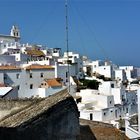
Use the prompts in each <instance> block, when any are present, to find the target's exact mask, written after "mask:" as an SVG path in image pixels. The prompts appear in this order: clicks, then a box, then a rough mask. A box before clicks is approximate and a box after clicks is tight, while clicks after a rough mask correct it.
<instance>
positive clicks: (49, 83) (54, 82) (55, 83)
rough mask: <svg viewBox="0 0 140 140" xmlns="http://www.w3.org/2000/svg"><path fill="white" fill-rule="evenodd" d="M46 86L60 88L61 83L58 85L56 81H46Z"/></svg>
mask: <svg viewBox="0 0 140 140" xmlns="http://www.w3.org/2000/svg"><path fill="white" fill-rule="evenodd" d="M46 82H47V84H48V86H50V87H60V86H62V84H61V83H59V82H58V81H57V80H56V79H48V80H47V81H46Z"/></svg>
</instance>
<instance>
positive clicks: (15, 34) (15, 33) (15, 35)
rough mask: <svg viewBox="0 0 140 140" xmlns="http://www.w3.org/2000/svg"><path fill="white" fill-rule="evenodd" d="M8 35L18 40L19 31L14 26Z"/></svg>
mask: <svg viewBox="0 0 140 140" xmlns="http://www.w3.org/2000/svg"><path fill="white" fill-rule="evenodd" d="M10 35H11V36H13V37H17V38H20V31H19V29H18V27H17V26H15V25H13V26H12V29H11V33H10Z"/></svg>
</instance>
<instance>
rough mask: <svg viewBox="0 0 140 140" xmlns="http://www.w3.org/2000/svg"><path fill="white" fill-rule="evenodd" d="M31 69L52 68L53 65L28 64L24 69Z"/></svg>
mask: <svg viewBox="0 0 140 140" xmlns="http://www.w3.org/2000/svg"><path fill="white" fill-rule="evenodd" d="M32 69H54V67H52V66H49V65H30V66H27V67H26V70H32Z"/></svg>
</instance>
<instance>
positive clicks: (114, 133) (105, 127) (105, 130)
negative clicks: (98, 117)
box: [80, 119, 129, 140]
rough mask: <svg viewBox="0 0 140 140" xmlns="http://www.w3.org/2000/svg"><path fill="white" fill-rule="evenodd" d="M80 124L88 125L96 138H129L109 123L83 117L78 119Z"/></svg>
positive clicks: (122, 139)
mask: <svg viewBox="0 0 140 140" xmlns="http://www.w3.org/2000/svg"><path fill="white" fill-rule="evenodd" d="M80 124H81V125H82V126H84V125H85V126H86V125H88V126H89V127H90V130H91V131H92V133H93V134H94V135H95V137H96V139H97V140H129V138H128V137H127V136H126V135H125V134H124V133H122V132H121V131H120V130H118V129H117V128H115V127H113V125H111V124H107V123H103V122H97V121H90V120H84V119H80ZM83 135H84V134H83ZM85 135H86V134H85Z"/></svg>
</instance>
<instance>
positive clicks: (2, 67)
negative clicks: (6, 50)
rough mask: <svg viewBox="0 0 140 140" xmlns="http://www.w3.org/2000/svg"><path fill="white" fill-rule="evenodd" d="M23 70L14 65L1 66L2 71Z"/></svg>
mask: <svg viewBox="0 0 140 140" xmlns="http://www.w3.org/2000/svg"><path fill="white" fill-rule="evenodd" d="M20 69H21V68H20V67H19V66H14V65H5V66H0V70H20Z"/></svg>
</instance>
